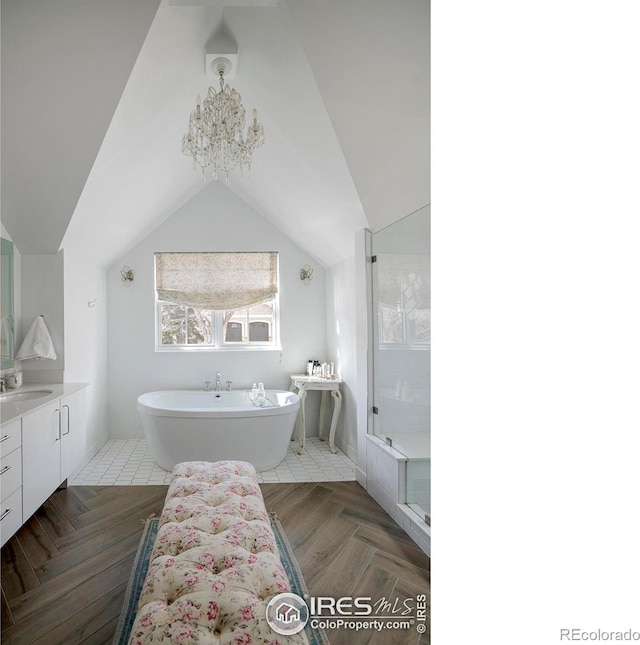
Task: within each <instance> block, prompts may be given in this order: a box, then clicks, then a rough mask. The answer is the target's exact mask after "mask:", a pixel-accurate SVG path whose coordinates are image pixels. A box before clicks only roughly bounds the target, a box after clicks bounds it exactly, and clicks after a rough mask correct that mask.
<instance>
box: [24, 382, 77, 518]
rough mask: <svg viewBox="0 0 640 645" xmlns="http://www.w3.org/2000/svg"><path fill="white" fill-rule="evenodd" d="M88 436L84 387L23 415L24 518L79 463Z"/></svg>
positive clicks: (31, 513)
mask: <svg viewBox="0 0 640 645" xmlns="http://www.w3.org/2000/svg"><path fill="white" fill-rule="evenodd" d="M85 437H86V432H85V407H84V391H78V392H74V393H72V394H69V395H67V396H64V397H62V398H60V399H56V400H54V401H51V402H49V403H47V404H46V405H43V406H41V407H40V408H38V409H37V410H34V411H33V412H29V413H28V414H24V415H23V416H22V520H23V522H26V521H27V520H28V519H29V518H30V517H31V515H33V513H34V512H35V511H36V510H37V509H38V508H39V507H40V506H41V505H42V503H43V502H44V501H45V500H46V499H47V498H48V497H49V495H51V493H53V492H54V491H55V489H56V488H58V486H59V485H60V484H61V483H62V482H63V481H64V480H65V479H67V477H69V475H71V474H72V472H73V471H74V470H75V469H76V468H77V467H78V466H79V465H80V462H81V460H82V457H83V455H84V450H85Z"/></svg>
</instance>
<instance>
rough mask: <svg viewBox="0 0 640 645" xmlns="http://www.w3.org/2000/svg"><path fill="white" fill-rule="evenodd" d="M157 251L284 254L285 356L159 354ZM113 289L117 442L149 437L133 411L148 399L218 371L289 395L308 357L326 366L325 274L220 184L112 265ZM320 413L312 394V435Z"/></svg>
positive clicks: (112, 390) (112, 423)
mask: <svg viewBox="0 0 640 645" xmlns="http://www.w3.org/2000/svg"><path fill="white" fill-rule="evenodd" d="M300 217H304V213H300ZM159 251H278V252H279V254H280V333H281V339H282V352H280V351H273V350H270V351H233V350H229V351H208V352H207V351H200V352H156V351H155V304H154V302H155V301H154V273H153V272H154V252H159ZM304 264H310V265H311V266H312V267H313V269H314V273H313V280H312V281H311V283H310V284H309V285H304V284H303V283H302V281H301V280H300V267H301V266H302V265H304ZM124 265H128V266H130V267H131V268H132V269H133V271H134V281H133V283H131V285H130V286H129V287H125V286H124V284H123V282H122V280H121V276H120V270H121V268H122V267H123V266H124ZM107 292H108V301H109V307H108V345H109V383H108V389H109V395H110V401H109V430H110V433H111V436H112V437H114V438H129V437H130V438H134V437H143V436H144V432H143V429H142V425H141V423H140V420H139V418H138V413H137V410H136V399H137V397H138V396H139V395H140V394H142V393H144V392H148V391H153V390H159V389H173V388H178V389H183V388H201V387H203V384H204V381H205V380H214V379H215V373H216V371H220V372H221V373H222V376H223V380H225V381H226V380H227V379H228V380H231V381H233V388H234V389H241V388H247V387H250V386H251V384H252V383H253V382H254V381H263V382H264V384H265V386H267V387H271V388H280V389H288V388H289V375H290V374H293V373H298V374H300V373H303V372H304V370H305V367H306V361H307V360H308V359H309V358H317V359H318V360H326V356H325V351H326V315H325V271H324V269H323V268H322V267H320V266H318V264H317V263H316V262H315V261H314V260H313V259H312V258H311V257H310V256H309V255H308V254H307V253H305V252H304V251H302V250H301V249H300V248H299V247H298V246H296V245H295V244H293V242H291V240H290V239H289V238H287V237H286V236H284V235H283V234H282V233H281V232H280V231H279V230H278V229H276V228H275V227H274V226H272V225H271V224H269V223H268V222H267V221H266V220H265V219H264V218H263V217H261V216H260V215H259V214H258V213H256V212H255V211H254V210H253V209H252V208H250V207H249V206H248V205H247V204H246V203H245V202H243V201H242V200H240V199H239V198H238V197H237V196H235V195H234V193H232V192H231V191H230V190H229V189H228V188H226V187H225V186H224V184H222V183H219V182H211V183H210V184H209V185H208V186H207V187H206V188H204V189H203V190H202V191H200V192H199V193H198V194H197V195H196V196H195V197H194V198H193V199H192V200H191V201H189V202H188V203H187V204H185V205H184V206H183V207H182V208H180V209H179V210H178V211H176V213H175V214H174V215H172V216H171V217H170V218H169V219H168V220H166V221H165V222H163V223H162V224H161V225H160V226H159V227H158V228H156V229H155V230H154V231H152V232H151V233H150V234H149V235H148V236H147V237H146V238H145V239H144V240H143V241H142V242H141V243H140V244H138V245H137V246H136V247H135V248H134V249H132V250H131V251H130V252H128V253H127V254H126V255H124V256H123V257H121V258H120V259H119V260H118V261H117V262H116V263H115V264H114V265H113V266H112V267H110V269H109V270H108V273H107ZM314 399H316V400H314ZM318 406H319V397H314V396H312V395H311V394H310V395H309V396H308V397H307V411H308V412H309V414H310V418H309V419H308V421H307V428H308V430H309V432H308V434H309V435H312V434H317V421H316V420H317V408H318Z"/></svg>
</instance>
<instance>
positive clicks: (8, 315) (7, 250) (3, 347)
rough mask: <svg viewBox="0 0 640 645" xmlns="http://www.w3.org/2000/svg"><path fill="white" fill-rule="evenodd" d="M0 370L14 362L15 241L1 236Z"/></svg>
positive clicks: (7, 367) (10, 367)
mask: <svg viewBox="0 0 640 645" xmlns="http://www.w3.org/2000/svg"><path fill="white" fill-rule="evenodd" d="M0 245H1V250H2V261H1V264H0V370H8V369H12V368H13V366H14V362H13V355H14V354H13V242H10V241H9V240H5V239H4V238H0Z"/></svg>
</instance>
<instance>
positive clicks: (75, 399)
mask: <svg viewBox="0 0 640 645" xmlns="http://www.w3.org/2000/svg"><path fill="white" fill-rule="evenodd" d="M84 401H85V399H84V390H80V391H79V392H74V393H73V394H69V395H68V396H65V397H64V398H63V399H62V401H61V404H62V406H61V408H60V410H61V414H62V417H61V423H62V431H61V435H62V441H61V444H62V445H61V447H60V450H61V452H60V481H64V480H65V479H67V478H68V477H69V476H70V475H72V474H73V473H74V472H75V471H76V470H77V469H78V467H79V466H80V464H81V462H82V458H83V457H84V452H85V450H86V436H87V433H86V421H85V418H86V413H85V402H84Z"/></svg>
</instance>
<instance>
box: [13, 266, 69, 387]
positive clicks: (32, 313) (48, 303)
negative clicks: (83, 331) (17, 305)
mask: <svg viewBox="0 0 640 645" xmlns="http://www.w3.org/2000/svg"><path fill="white" fill-rule="evenodd" d="M21 266H22V277H21V281H22V288H21V291H20V300H21V315H20V321H19V323H18V324H17V325H16V352H17V351H18V349H19V348H20V345H21V344H22V341H23V340H24V337H25V335H26V333H27V332H28V331H29V328H30V327H31V325H33V323H34V321H35V320H36V318H37V317H38V316H39V315H40V314H42V315H44V319H45V324H46V325H47V328H48V329H49V333H50V334H51V340H52V341H53V347H54V349H55V351H56V356H57V357H56V359H55V360H50V359H35V358H32V359H28V360H24V361H17V362H16V366H17V367H18V368H19V369H23V370H24V372H25V374H24V377H25V381H26V382H29V374H30V373H31V372H37V373H46V372H51V373H52V376H51V379H52V380H53V381H54V382H60V381H61V380H62V373H63V370H64V362H65V361H64V285H63V274H64V265H63V255H62V253H57V254H55V255H54V254H44V255H23V256H22V258H21ZM53 373H55V376H54V375H53ZM37 380H39V379H37Z"/></svg>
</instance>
